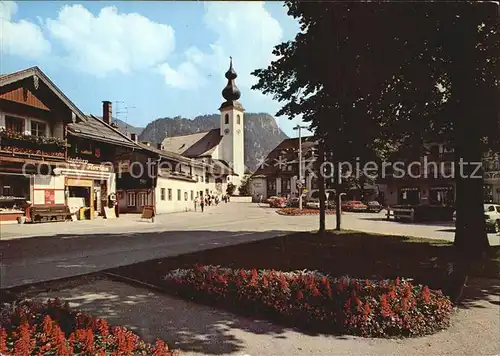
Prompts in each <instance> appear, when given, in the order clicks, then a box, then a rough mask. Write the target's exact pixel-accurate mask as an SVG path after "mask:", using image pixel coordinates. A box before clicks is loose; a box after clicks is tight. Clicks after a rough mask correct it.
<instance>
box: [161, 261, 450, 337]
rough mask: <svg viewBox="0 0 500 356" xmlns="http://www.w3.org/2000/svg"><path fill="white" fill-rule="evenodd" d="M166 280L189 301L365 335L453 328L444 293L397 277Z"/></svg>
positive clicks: (229, 275)
mask: <svg viewBox="0 0 500 356" xmlns="http://www.w3.org/2000/svg"><path fill="white" fill-rule="evenodd" d="M164 280H165V283H166V285H167V287H168V288H169V289H171V290H172V291H175V292H176V293H177V294H180V295H183V296H188V297H190V298H191V297H192V298H195V299H197V298H198V299H207V298H208V300H209V301H215V302H223V303H224V304H225V305H235V306H239V307H240V308H244V310H246V311H251V312H259V313H260V312H264V313H266V314H268V315H269V316H276V317H278V318H280V319H283V318H284V319H285V320H287V321H292V322H294V323H295V324H299V325H303V326H306V327H313V328H318V327H319V328H321V329H327V330H329V331H331V332H340V333H347V334H353V335H361V336H365V337H391V336H419V335H426V334H430V333H433V332H435V331H437V330H440V329H443V328H445V327H447V326H448V325H449V319H450V314H451V311H452V304H451V302H450V300H449V299H448V298H447V297H445V296H444V295H443V294H442V293H441V292H440V291H433V290H430V289H429V288H428V287H426V286H420V285H417V286H414V285H412V284H411V283H410V282H409V281H407V280H403V279H401V280H400V279H399V278H398V279H396V280H395V281H392V280H381V281H373V280H358V279H351V278H349V277H342V278H338V279H337V278H332V277H330V276H327V275H323V274H321V273H318V272H308V271H298V272H277V271H269V270H261V271H257V270H255V269H254V270H251V271H250V270H243V269H236V270H233V269H229V268H221V267H216V266H196V267H195V268H192V269H178V270H174V271H170V272H169V273H168V274H167V275H166V276H165V277H164Z"/></svg>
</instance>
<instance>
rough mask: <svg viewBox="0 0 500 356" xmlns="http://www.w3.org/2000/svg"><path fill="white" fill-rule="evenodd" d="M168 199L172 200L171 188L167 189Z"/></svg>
mask: <svg viewBox="0 0 500 356" xmlns="http://www.w3.org/2000/svg"><path fill="white" fill-rule="evenodd" d="M168 200H172V189H170V188H169V189H168Z"/></svg>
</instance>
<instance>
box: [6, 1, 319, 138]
mask: <svg viewBox="0 0 500 356" xmlns="http://www.w3.org/2000/svg"><path fill="white" fill-rule="evenodd" d="M286 12H287V9H286V7H285V6H284V4H283V3H282V2H267V3H264V2H257V1H252V2H200V1H169V2H167V1H166V2H156V1H148V2H146V1H140V2H139V1H137V2H135V1H125V2H121V1H111V2H105V1H99V2H98V1H81V2H65V1H39V2H38V1H18V2H13V1H1V3H0V51H1V53H0V71H1V72H2V73H10V72H14V71H17V70H21V69H24V68H27V67H31V66H35V65H36V66H38V67H39V68H40V69H41V70H42V71H43V72H44V73H45V74H46V75H48V76H49V78H51V80H52V81H53V82H54V83H55V84H56V85H57V86H58V87H59V88H60V89H61V90H62V91H63V92H64V93H65V94H66V95H67V96H68V97H69V98H70V99H71V100H72V101H73V102H74V103H75V104H76V105H77V106H78V107H79V108H80V109H81V110H82V111H84V112H86V113H88V114H101V112H102V101H103V100H109V101H111V102H113V109H114V112H115V116H118V117H119V118H120V119H122V120H124V121H126V122H127V123H129V124H131V125H134V126H145V125H146V124H147V123H149V122H150V121H152V120H154V119H156V118H159V117H175V116H182V117H187V118H194V117H196V116H197V115H202V114H212V113H218V108H219V106H220V104H221V103H222V102H223V101H224V99H223V98H222V95H221V91H222V89H223V87H224V86H225V85H226V79H225V78H224V73H225V72H226V71H227V69H228V67H229V56H232V58H233V66H234V69H235V70H236V72H237V73H238V78H237V79H236V85H237V86H238V87H239V88H240V90H241V93H242V94H241V98H240V102H241V103H242V105H243V106H244V107H245V109H246V111H247V112H267V113H269V114H271V115H273V116H274V115H275V114H276V112H277V111H278V110H279V109H280V107H281V105H282V104H281V103H279V102H277V101H274V100H273V99H272V98H271V97H268V96H264V95H263V94H262V93H261V92H259V91H255V90H251V89H250V87H251V86H252V85H253V84H254V83H255V82H256V78H255V77H253V76H252V75H251V74H250V73H251V72H252V71H253V70H255V69H258V68H265V67H267V66H268V65H269V63H270V62H271V61H272V60H273V59H274V58H275V57H274V56H273V55H272V49H273V47H274V46H275V45H277V44H279V43H281V42H284V41H288V40H292V39H293V38H294V37H295V35H296V34H297V32H298V30H299V26H298V23H297V21H296V20H295V19H293V18H292V17H289V16H288V15H287V14H286ZM299 122H300V120H298V119H296V120H293V121H291V120H289V119H288V118H286V117H280V118H277V123H278V125H279V127H280V128H281V129H282V130H283V131H285V133H286V134H288V135H289V136H290V137H295V136H296V131H294V130H293V129H292V128H293V126H295V125H297V123H299ZM305 134H309V133H308V132H307V131H306V132H305Z"/></svg>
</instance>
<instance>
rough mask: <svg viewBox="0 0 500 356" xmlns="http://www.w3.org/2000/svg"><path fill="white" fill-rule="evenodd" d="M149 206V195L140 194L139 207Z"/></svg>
mask: <svg viewBox="0 0 500 356" xmlns="http://www.w3.org/2000/svg"><path fill="white" fill-rule="evenodd" d="M146 205H148V194H147V193H145V192H141V193H139V206H146Z"/></svg>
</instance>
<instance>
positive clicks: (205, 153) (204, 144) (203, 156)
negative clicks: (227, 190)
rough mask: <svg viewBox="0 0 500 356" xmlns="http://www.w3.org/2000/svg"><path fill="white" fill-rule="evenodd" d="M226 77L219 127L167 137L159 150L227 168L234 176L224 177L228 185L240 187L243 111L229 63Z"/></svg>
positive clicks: (234, 73)
mask: <svg viewBox="0 0 500 356" xmlns="http://www.w3.org/2000/svg"><path fill="white" fill-rule="evenodd" d="M225 76H226V78H227V85H226V87H225V88H224V89H223V90H222V96H223V97H224V99H225V100H226V101H225V102H223V103H222V105H221V106H220V107H219V111H220V127H219V128H217V129H213V130H210V131H207V132H198V133H194V134H189V135H183V136H174V137H166V138H165V139H164V140H163V142H162V144H161V149H162V150H165V151H170V152H174V153H177V154H180V155H182V156H184V157H186V158H191V159H194V160H197V161H203V162H205V163H207V164H212V163H221V164H222V165H226V166H229V167H230V168H231V169H232V171H233V172H234V175H229V176H228V177H227V178H228V182H231V183H233V184H234V185H236V186H239V185H240V183H241V179H242V178H243V175H244V173H245V151H244V136H245V133H244V125H243V120H244V117H243V115H244V111H245V109H244V108H243V106H242V105H241V104H240V102H239V101H238V99H239V98H240V96H241V92H240V90H239V89H238V88H237V86H236V84H235V82H234V80H235V79H236V77H237V76H238V75H237V74H236V72H235V71H234V69H233V63H232V60H231V62H230V66H229V70H228V71H227V72H226V74H225ZM236 192H237V189H236V190H235V193H236Z"/></svg>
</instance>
